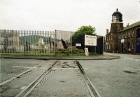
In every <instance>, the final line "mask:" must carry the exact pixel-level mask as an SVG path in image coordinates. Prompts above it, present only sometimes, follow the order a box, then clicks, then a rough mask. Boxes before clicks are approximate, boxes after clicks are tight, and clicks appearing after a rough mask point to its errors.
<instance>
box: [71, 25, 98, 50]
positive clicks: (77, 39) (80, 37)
mask: <svg viewBox="0 0 140 97" xmlns="http://www.w3.org/2000/svg"><path fill="white" fill-rule="evenodd" d="M85 34H87V35H93V34H96V33H95V27H92V26H90V25H89V26H82V27H80V28H79V29H78V30H77V31H76V32H75V33H74V35H73V36H72V44H73V45H75V44H76V43H81V47H82V48H83V49H84V40H85Z"/></svg>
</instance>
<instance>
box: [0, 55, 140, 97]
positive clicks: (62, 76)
mask: <svg viewBox="0 0 140 97" xmlns="http://www.w3.org/2000/svg"><path fill="white" fill-rule="evenodd" d="M106 54H107V55H117V56H120V59H113V60H79V62H80V64H81V65H82V66H83V68H84V70H85V72H86V75H87V76H88V77H89V79H90V80H91V82H92V83H93V85H94V86H95V88H96V90H97V91H98V92H99V93H100V95H101V97H140V55H127V54H108V53H106ZM54 61H55V60H34V59H2V61H1V63H2V64H1V66H0V67H1V72H0V74H1V81H5V80H7V79H9V78H11V77H13V76H15V75H17V74H20V73H21V72H24V71H26V70H27V69H30V68H34V67H36V69H37V66H39V64H40V63H43V62H44V64H43V65H42V66H41V68H42V69H39V70H36V69H34V71H33V72H29V73H28V74H25V75H23V76H21V77H20V78H18V79H16V80H15V81H14V82H11V83H9V85H10V86H11V87H13V89H11V90H10V91H9V94H8V93H6V92H5V94H3V95H5V96H3V97H10V95H11V96H12V95H15V94H17V93H18V92H19V90H21V89H24V88H25V87H26V85H27V84H25V82H26V83H30V82H31V80H32V79H35V78H36V76H37V75H40V74H41V72H42V70H43V69H44V68H47V67H48V66H49V65H48V64H50V63H53V62H54ZM59 61H60V64H58V65H57V66H55V67H54V68H53V70H52V72H51V73H50V74H49V75H48V76H46V78H45V79H43V80H42V81H41V83H40V84H39V85H38V86H37V87H36V88H35V89H34V90H33V91H32V92H31V94H30V95H29V97H34V96H36V97H52V96H53V97H58V96H59V97H89V93H88V91H87V87H86V85H85V83H84V80H83V78H82V77H81V76H80V73H79V71H78V70H77V67H75V65H73V60H59ZM25 79H26V81H24V80H25ZM21 80H22V81H21ZM15 84H16V85H15ZM12 85H13V86H12ZM24 86H25V87H24Z"/></svg>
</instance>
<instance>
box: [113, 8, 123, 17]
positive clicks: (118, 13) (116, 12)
mask: <svg viewBox="0 0 140 97" xmlns="http://www.w3.org/2000/svg"><path fill="white" fill-rule="evenodd" d="M112 16H122V13H121V12H119V11H118V8H117V10H116V11H115V12H114V13H113V14H112Z"/></svg>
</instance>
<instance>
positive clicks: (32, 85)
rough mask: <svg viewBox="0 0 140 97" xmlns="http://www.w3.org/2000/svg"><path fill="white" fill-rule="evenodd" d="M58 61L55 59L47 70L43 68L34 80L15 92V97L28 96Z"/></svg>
mask: <svg viewBox="0 0 140 97" xmlns="http://www.w3.org/2000/svg"><path fill="white" fill-rule="evenodd" d="M57 62H58V61H55V62H54V63H53V64H52V65H51V66H50V67H49V68H48V69H47V70H44V72H43V73H42V74H41V75H39V76H38V77H37V78H36V79H35V80H34V81H32V82H31V83H30V84H29V85H28V86H27V87H26V88H25V89H23V90H22V91H21V92H20V93H19V94H17V95H16V96H15V97H26V96H28V95H29V94H30V93H31V92H32V90H33V89H34V88H35V87H36V86H37V85H38V84H39V83H40V82H41V81H42V79H43V78H44V77H45V75H47V74H48V73H49V72H50V71H51V69H52V67H53V66H54V65H55V64H56V63H57Z"/></svg>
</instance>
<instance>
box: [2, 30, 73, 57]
mask: <svg viewBox="0 0 140 97" xmlns="http://www.w3.org/2000/svg"><path fill="white" fill-rule="evenodd" d="M72 34H73V32H70V31H61V30H55V31H30V30H0V53H5V54H7V53H11V54H12V53H18V54H22V55H30V54H31V55H54V54H55V53H58V52H61V51H62V52H63V51H66V49H67V48H70V46H71V43H72V40H71V39H70V38H71V36H72ZM69 50H70V49H69Z"/></svg>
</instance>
